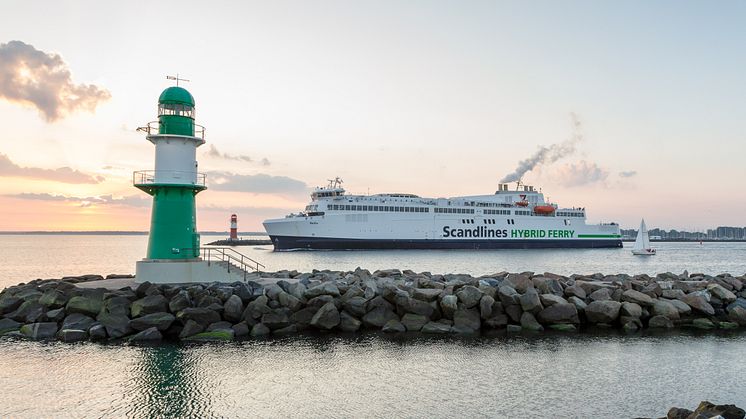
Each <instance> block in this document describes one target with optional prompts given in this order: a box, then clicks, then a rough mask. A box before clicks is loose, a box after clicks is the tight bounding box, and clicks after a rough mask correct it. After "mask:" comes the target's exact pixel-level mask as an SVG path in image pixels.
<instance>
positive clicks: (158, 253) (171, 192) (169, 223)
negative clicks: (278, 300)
mask: <svg viewBox="0 0 746 419" xmlns="http://www.w3.org/2000/svg"><path fill="white" fill-rule="evenodd" d="M146 132H148V136H147V139H148V141H150V142H151V143H153V144H154V145H155V170H152V171H141V172H135V174H134V181H133V183H134V186H135V187H137V188H138V189H140V190H142V191H144V192H146V193H148V194H149V195H151V196H152V197H153V207H152V211H151V217H150V236H149V238H148V251H147V256H146V258H147V259H151V260H185V259H195V258H198V257H199V247H200V239H199V234H197V211H196V205H195V197H196V195H197V194H198V193H199V192H201V191H203V190H205V189H206V186H205V176H204V175H203V174H201V173H198V172H197V164H198V163H197V160H196V150H197V147H199V146H200V145H202V144H203V143H204V139H203V138H202V135H203V131H200V136H199V137H197V136H195V123H194V98H193V97H192V95H191V94H190V93H189V92H188V91H187V90H186V89H184V88H181V87H178V86H173V87H169V88H167V89H166V90H164V91H163V93H161V95H160V97H159V98H158V131H157V134H156V133H155V131H150V130H149V129H148V130H146Z"/></svg>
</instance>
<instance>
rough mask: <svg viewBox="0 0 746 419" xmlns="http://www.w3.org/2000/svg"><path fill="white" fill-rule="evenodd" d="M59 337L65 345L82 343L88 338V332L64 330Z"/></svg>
mask: <svg viewBox="0 0 746 419" xmlns="http://www.w3.org/2000/svg"><path fill="white" fill-rule="evenodd" d="M58 336H59V337H60V340H62V341H63V342H65V343H71V342H80V341H81V340H85V339H86V338H87V337H88V332H86V331H85V330H80V329H62V330H61V331H60V332H59V334H58Z"/></svg>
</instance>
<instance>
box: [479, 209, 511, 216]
mask: <svg viewBox="0 0 746 419" xmlns="http://www.w3.org/2000/svg"><path fill="white" fill-rule="evenodd" d="M482 212H483V213H485V214H487V215H510V210H489V209H486V210H482Z"/></svg>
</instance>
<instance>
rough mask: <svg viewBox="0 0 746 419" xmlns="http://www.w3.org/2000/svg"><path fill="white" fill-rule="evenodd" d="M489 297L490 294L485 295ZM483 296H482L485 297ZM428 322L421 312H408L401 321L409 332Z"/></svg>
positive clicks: (416, 330) (420, 327) (418, 329)
mask: <svg viewBox="0 0 746 419" xmlns="http://www.w3.org/2000/svg"><path fill="white" fill-rule="evenodd" d="M485 297H488V296H485ZM485 297H482V298H485ZM427 322H428V319H427V317H425V316H422V315H419V314H412V313H407V314H405V315H404V316H402V318H401V323H402V324H403V325H404V327H405V328H406V329H407V331H409V332H419V331H420V329H422V326H424V325H425V324H426V323H427Z"/></svg>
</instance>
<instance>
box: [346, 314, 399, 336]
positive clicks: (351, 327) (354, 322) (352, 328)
mask: <svg viewBox="0 0 746 419" xmlns="http://www.w3.org/2000/svg"><path fill="white" fill-rule="evenodd" d="M413 315H414V314H405V315H404V317H406V316H413ZM362 324H363V322H361V321H360V320H358V319H356V318H355V317H354V316H352V315H351V314H350V313H348V312H346V311H342V312H341V313H339V330H341V331H343V332H357V331H358V330H359V329H360V326H362Z"/></svg>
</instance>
